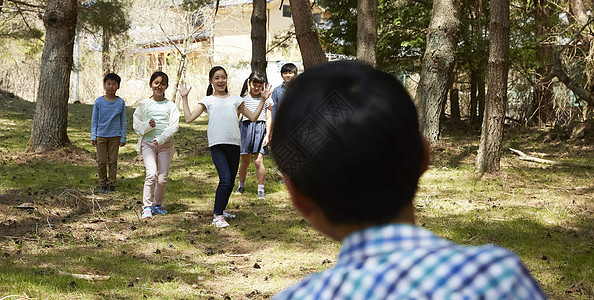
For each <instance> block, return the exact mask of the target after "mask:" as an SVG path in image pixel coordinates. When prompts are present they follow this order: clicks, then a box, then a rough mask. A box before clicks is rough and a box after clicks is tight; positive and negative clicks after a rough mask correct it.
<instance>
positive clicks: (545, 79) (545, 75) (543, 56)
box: [534, 0, 553, 126]
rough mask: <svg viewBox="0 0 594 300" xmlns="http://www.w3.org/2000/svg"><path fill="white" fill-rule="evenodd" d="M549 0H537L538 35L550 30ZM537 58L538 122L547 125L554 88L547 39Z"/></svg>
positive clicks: (537, 50)
mask: <svg viewBox="0 0 594 300" xmlns="http://www.w3.org/2000/svg"><path fill="white" fill-rule="evenodd" d="M547 6H548V1H547V0H538V1H536V13H535V21H536V36H537V37H541V38H546V37H547V36H548V34H549V31H550V27H551V26H550V21H549V18H550V12H549V8H548V7H547ZM536 59H537V60H538V64H539V67H538V68H537V69H536V74H537V82H536V90H535V93H534V96H535V98H536V99H535V100H536V104H537V109H538V112H537V114H536V115H537V117H538V124H539V125H540V126H545V125H546V124H547V123H549V122H551V121H552V120H553V90H552V80H551V79H550V78H551V75H550V73H551V51H550V46H549V45H548V44H547V41H546V40H543V41H541V42H540V44H539V45H538V47H537V48H536Z"/></svg>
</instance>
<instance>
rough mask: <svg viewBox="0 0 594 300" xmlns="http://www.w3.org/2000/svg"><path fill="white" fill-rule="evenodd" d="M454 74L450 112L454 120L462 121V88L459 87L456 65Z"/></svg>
mask: <svg viewBox="0 0 594 300" xmlns="http://www.w3.org/2000/svg"><path fill="white" fill-rule="evenodd" d="M452 76H453V77H452V88H451V89H450V113H451V115H452V117H451V118H452V120H456V121H460V95H459V94H460V89H459V87H458V70H457V69H456V67H455V66H454V72H452Z"/></svg>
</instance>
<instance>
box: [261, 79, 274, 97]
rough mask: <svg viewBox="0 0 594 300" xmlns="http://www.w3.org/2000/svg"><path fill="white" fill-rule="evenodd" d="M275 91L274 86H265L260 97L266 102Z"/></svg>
mask: <svg viewBox="0 0 594 300" xmlns="http://www.w3.org/2000/svg"><path fill="white" fill-rule="evenodd" d="M273 91H274V89H273V88H272V84H270V83H269V84H267V85H265V86H264V88H263V89H262V93H261V94H260V96H261V97H262V100H266V99H268V97H270V95H271V94H272V92H273Z"/></svg>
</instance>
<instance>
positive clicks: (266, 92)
mask: <svg viewBox="0 0 594 300" xmlns="http://www.w3.org/2000/svg"><path fill="white" fill-rule="evenodd" d="M271 93H272V85H271V84H268V85H267V86H266V87H265V88H264V89H263V90H262V93H261V94H260V103H258V107H257V108H256V110H255V111H254V112H253V113H252V112H251V111H250V110H249V109H247V107H245V103H241V105H239V107H238V108H237V110H238V111H239V112H240V113H242V114H243V115H244V116H246V117H247V118H248V119H249V120H250V121H252V122H256V121H257V120H258V116H260V113H262V109H263V108H264V103H265V102H266V99H268V97H269V96H270V94H271Z"/></svg>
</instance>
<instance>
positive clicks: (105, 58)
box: [101, 26, 113, 75]
mask: <svg viewBox="0 0 594 300" xmlns="http://www.w3.org/2000/svg"><path fill="white" fill-rule="evenodd" d="M110 41H111V33H110V32H109V29H108V28H107V27H106V26H103V38H102V46H101V66H102V69H103V75H105V74H107V73H111V72H112V71H113V70H112V68H111V59H110V58H109V43H110Z"/></svg>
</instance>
